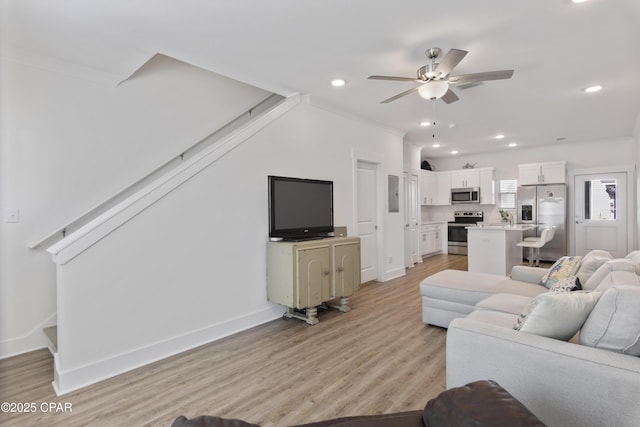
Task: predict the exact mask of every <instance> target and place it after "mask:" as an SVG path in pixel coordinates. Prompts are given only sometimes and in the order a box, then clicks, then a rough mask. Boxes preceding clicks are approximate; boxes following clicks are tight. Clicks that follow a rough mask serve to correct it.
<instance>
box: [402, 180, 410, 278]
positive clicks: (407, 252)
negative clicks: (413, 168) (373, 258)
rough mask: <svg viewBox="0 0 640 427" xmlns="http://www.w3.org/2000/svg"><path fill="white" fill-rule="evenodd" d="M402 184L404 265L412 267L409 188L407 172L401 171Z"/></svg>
mask: <svg viewBox="0 0 640 427" xmlns="http://www.w3.org/2000/svg"><path fill="white" fill-rule="evenodd" d="M402 177H403V179H402V186H403V191H404V266H405V267H413V237H412V235H411V227H410V226H409V225H410V224H411V207H410V204H411V203H410V201H409V200H410V197H409V194H410V190H409V173H408V172H403V173H402Z"/></svg>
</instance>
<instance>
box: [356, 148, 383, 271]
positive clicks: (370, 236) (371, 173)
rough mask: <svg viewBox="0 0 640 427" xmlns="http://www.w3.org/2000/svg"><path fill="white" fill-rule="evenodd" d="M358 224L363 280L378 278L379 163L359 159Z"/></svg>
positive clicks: (357, 173)
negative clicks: (377, 192)
mask: <svg viewBox="0 0 640 427" xmlns="http://www.w3.org/2000/svg"><path fill="white" fill-rule="evenodd" d="M356 175H357V193H358V195H357V205H358V206H357V216H358V218H357V226H358V230H357V231H358V236H359V237H360V254H361V259H360V263H361V269H362V271H361V275H362V282H368V281H370V280H376V279H377V278H378V221H377V212H378V211H377V198H376V189H377V179H376V175H377V164H375V163H369V162H363V161H360V160H358V165H357V170H356Z"/></svg>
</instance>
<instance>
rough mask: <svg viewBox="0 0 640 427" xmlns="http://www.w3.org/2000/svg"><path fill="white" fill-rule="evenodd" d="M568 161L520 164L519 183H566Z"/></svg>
mask: <svg viewBox="0 0 640 427" xmlns="http://www.w3.org/2000/svg"><path fill="white" fill-rule="evenodd" d="M566 174H567V162H566V161H557V162H547V163H526V164H522V165H518V185H540V184H565V183H566V181H567V178H566Z"/></svg>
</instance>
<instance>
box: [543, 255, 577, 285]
mask: <svg viewBox="0 0 640 427" xmlns="http://www.w3.org/2000/svg"><path fill="white" fill-rule="evenodd" d="M581 261H582V257H581V256H563V257H562V258H560V259H559V260H557V261H556V262H555V263H554V264H553V265H552V266H551V268H550V269H549V271H547V273H546V274H545V275H544V276H542V279H541V280H540V283H541V284H543V285H544V286H546V287H547V288H551V286H553V284H554V282H556V281H557V280H560V279H564V278H565V277H569V276H575V275H576V272H577V271H578V269H579V268H580V262H581Z"/></svg>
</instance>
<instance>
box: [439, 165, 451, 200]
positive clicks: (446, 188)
mask: <svg viewBox="0 0 640 427" xmlns="http://www.w3.org/2000/svg"><path fill="white" fill-rule="evenodd" d="M436 176H437V177H438V179H437V182H438V194H437V197H436V205H450V204H451V172H450V171H444V172H436Z"/></svg>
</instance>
